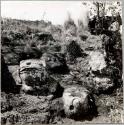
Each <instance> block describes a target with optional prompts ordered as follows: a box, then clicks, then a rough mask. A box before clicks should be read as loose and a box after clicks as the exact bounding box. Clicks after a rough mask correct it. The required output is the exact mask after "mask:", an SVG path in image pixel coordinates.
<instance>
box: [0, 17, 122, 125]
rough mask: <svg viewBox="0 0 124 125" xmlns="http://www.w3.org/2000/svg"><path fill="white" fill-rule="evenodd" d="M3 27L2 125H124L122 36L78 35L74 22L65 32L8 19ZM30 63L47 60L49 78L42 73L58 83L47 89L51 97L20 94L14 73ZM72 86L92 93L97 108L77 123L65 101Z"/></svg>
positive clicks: (47, 25) (113, 33)
mask: <svg viewBox="0 0 124 125" xmlns="http://www.w3.org/2000/svg"><path fill="white" fill-rule="evenodd" d="M1 24H2V28H1V34H2V37H1V43H2V47H1V52H2V57H1V75H2V76H1V90H2V92H1V123H2V124H6V125H7V124H36V123H40V124H50V123H53V124H61V123H66V124H67V123H68V124H82V123H122V122H123V118H124V117H123V82H122V40H121V34H120V33H119V31H108V32H101V31H100V32H99V28H98V30H97V29H95V30H94V31H92V30H90V31H83V32H77V27H76V26H75V24H74V22H73V20H69V21H67V22H65V24H64V27H63V26H54V25H52V24H51V23H50V22H44V21H24V20H16V19H3V20H2V21H1ZM91 31H92V32H91ZM48 58H49V60H48ZM26 59H36V60H37V59H38V60H41V59H46V60H45V61H46V65H47V66H46V71H45V72H46V74H44V70H43V69H42V70H40V71H39V72H40V73H43V74H44V77H47V79H48V78H51V77H52V78H53V79H54V80H55V81H56V83H55V84H54V80H53V81H52V80H51V79H50V80H48V81H47V84H45V85H44V86H45V87H46V88H47V86H46V85H48V86H49V84H50V86H49V87H48V88H49V89H50V90H49V91H50V93H47V92H46V91H43V90H42V91H41V93H38V92H37V91H35V94H28V93H23V92H20V87H21V85H20V84H17V76H16V75H15V74H14V73H15V72H16V71H17V70H18V69H19V68H20V62H21V61H22V60H26ZM22 74H23V72H22ZM47 74H49V76H47ZM36 81H37V80H36ZM57 83H58V84H59V85H60V86H57V85H58V84H57ZM34 84H35V82H34ZM72 86H80V87H83V88H86V89H87V90H88V91H90V93H91V94H92V96H93V97H94V103H95V106H94V107H93V109H94V110H93V111H92V112H89V113H88V114H87V115H84V116H82V117H77V118H75V119H72V118H68V117H67V116H66V114H65V112H64V108H63V105H64V104H63V101H62V93H63V91H64V90H65V89H67V88H70V87H72ZM46 93H47V94H46ZM53 95H54V97H53Z"/></svg>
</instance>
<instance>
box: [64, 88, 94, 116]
mask: <svg viewBox="0 0 124 125" xmlns="http://www.w3.org/2000/svg"><path fill="white" fill-rule="evenodd" d="M62 98H63V103H64V111H65V114H66V115H67V117H76V116H80V115H84V114H87V113H88V112H89V110H90V107H91V105H90V102H93V100H92V98H90V96H89V91H88V90H87V89H85V88H82V87H75V86H73V87H70V88H67V89H65V91H64V93H63V97H62Z"/></svg>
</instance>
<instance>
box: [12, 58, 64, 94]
mask: <svg viewBox="0 0 124 125" xmlns="http://www.w3.org/2000/svg"><path fill="white" fill-rule="evenodd" d="M43 65H45V64H44V62H43V61H42V60H40V59H38V60H36V59H29V60H24V61H21V62H20V69H19V70H17V71H16V72H14V75H13V76H14V78H15V81H16V84H17V85H21V91H22V92H25V93H28V94H33V95H49V94H54V95H55V96H60V95H61V93H62V91H63V89H62V88H61V86H60V85H59V83H57V81H56V80H55V79H53V78H52V77H51V76H49V75H48V73H47V71H46V69H45V67H44V66H43ZM58 90H59V92H58Z"/></svg>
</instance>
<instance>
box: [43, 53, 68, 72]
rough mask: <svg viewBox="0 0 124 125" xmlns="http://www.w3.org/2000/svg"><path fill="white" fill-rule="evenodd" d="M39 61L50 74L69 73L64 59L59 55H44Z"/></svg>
mask: <svg viewBox="0 0 124 125" xmlns="http://www.w3.org/2000/svg"><path fill="white" fill-rule="evenodd" d="M41 60H42V61H43V62H44V64H45V67H46V69H47V70H48V71H50V72H52V73H67V72H68V71H69V69H68V67H67V65H66V60H65V57H64V55H63V54H61V53H44V54H43V55H42V57H41Z"/></svg>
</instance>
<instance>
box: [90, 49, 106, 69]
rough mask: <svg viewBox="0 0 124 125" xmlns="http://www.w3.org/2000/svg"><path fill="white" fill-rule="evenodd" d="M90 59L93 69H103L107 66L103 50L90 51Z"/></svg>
mask: <svg viewBox="0 0 124 125" xmlns="http://www.w3.org/2000/svg"><path fill="white" fill-rule="evenodd" d="M89 55H90V60H89V64H90V67H91V70H92V71H101V70H102V69H103V68H105V67H106V66H107V65H106V62H105V56H104V54H103V53H101V52H98V51H96V52H90V54H89Z"/></svg>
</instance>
